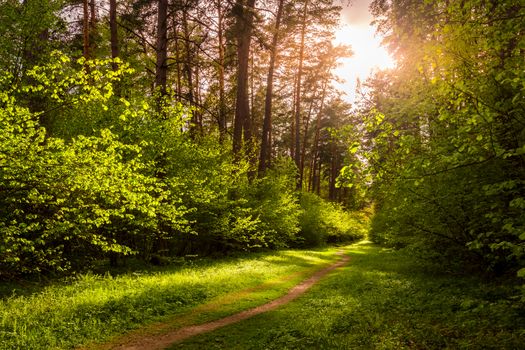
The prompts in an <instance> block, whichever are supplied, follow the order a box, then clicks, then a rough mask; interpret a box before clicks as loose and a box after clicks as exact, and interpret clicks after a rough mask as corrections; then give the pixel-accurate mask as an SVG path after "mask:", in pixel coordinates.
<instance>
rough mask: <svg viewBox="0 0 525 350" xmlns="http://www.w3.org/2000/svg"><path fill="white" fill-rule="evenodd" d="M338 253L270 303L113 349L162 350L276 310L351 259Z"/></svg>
mask: <svg viewBox="0 0 525 350" xmlns="http://www.w3.org/2000/svg"><path fill="white" fill-rule="evenodd" d="M337 254H338V255H340V256H341V259H340V260H339V261H338V262H336V263H334V264H332V265H330V266H328V267H326V268H324V269H322V270H319V271H317V272H316V273H315V274H313V275H312V276H311V277H310V278H308V279H306V280H304V281H302V282H301V283H299V284H298V285H296V286H295V287H293V288H292V289H290V291H289V292H288V293H287V294H285V295H283V296H282V297H280V298H278V299H275V300H273V301H271V302H269V303H266V304H263V305H260V306H257V307H254V308H252V309H248V310H245V311H241V312H239V313H236V314H233V315H230V316H227V317H224V318H221V319H218V320H215V321H211V322H207V323H203V324H200V325H194V326H187V327H183V328H179V329H176V330H173V331H170V332H168V333H164V334H160V335H154V336H145V337H143V338H140V339H134V340H133V341H132V342H130V343H127V344H120V345H117V346H114V347H113V348H112V349H114V350H161V349H165V348H167V347H168V346H170V345H173V344H175V343H179V342H182V341H184V340H186V339H188V338H191V337H193V336H195V335H198V334H203V333H207V332H211V331H214V330H216V329H219V328H222V327H225V326H228V325H230V324H233V323H237V322H240V321H243V320H246V319H248V318H250V317H253V316H255V315H259V314H262V313H264V312H268V311H271V310H274V309H276V308H278V307H279V306H281V305H284V304H287V303H289V302H291V301H292V300H294V299H296V298H297V297H299V296H300V295H302V294H304V293H305V292H306V291H307V290H308V289H309V288H310V287H312V286H313V285H314V284H316V283H317V282H318V281H319V280H320V279H321V278H322V277H324V276H325V275H326V274H328V273H329V272H331V271H333V270H335V269H336V268H338V267H342V266H344V265H346V264H347V263H348V261H349V260H350V257H349V256H348V255H345V254H344V252H338V253H337Z"/></svg>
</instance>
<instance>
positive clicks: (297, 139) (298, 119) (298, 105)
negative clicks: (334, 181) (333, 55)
mask: <svg viewBox="0 0 525 350" xmlns="http://www.w3.org/2000/svg"><path fill="white" fill-rule="evenodd" d="M307 10H308V1H305V3H304V8H303V21H302V28H301V43H300V47H299V67H298V68H297V85H296V89H297V90H296V98H295V110H294V120H295V146H294V148H295V153H294V161H295V165H297V168H298V169H300V167H301V148H300V147H301V144H300V143H301V140H300V137H301V88H302V75H303V63H304V37H305V35H306V17H307ZM301 181H302V179H301V177H300V176H298V179H297V188H298V189H299V188H301V187H302V183H301Z"/></svg>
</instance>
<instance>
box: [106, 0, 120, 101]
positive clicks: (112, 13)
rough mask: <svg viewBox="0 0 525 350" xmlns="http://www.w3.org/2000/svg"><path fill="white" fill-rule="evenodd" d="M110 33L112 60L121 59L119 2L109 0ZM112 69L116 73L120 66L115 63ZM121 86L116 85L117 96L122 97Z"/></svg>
mask: <svg viewBox="0 0 525 350" xmlns="http://www.w3.org/2000/svg"><path fill="white" fill-rule="evenodd" d="M109 31H110V35H111V38H110V42H111V58H113V59H115V58H117V57H119V54H120V53H119V43H118V28H117V0H109ZM111 67H112V68H113V70H114V71H117V70H118V64H117V63H116V62H113V63H112V64H111ZM120 92H121V91H120V86H119V84H118V83H116V84H115V95H116V96H120Z"/></svg>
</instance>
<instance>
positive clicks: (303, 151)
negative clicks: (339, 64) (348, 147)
mask: <svg viewBox="0 0 525 350" xmlns="http://www.w3.org/2000/svg"><path fill="white" fill-rule="evenodd" d="M326 86H327V84H326V81H325V82H324V84H323V92H322V93H321V104H320V106H319V110H318V111H317V120H318V121H319V119H320V116H321V113H322V111H323V109H324V101H325V97H326ZM316 91H317V90H316ZM312 103H313V101H312ZM311 113H312V104H310V110H309V111H308V118H307V119H306V122H305V127H304V137H303V149H302V151H301V168H300V171H299V174H300V176H301V184H302V183H303V179H304V164H305V158H306V143H307V142H306V140H307V136H308V128H309V125H310V117H311ZM317 125H319V122H317ZM318 128H319V126H317V128H316V132H315V137H314V144H313V146H314V152H312V153H313V156H312V158H315V156H316V154H315V152H316V151H317V143H318V142H319V134H318ZM310 184H311V181H309V184H308V191H309V190H310Z"/></svg>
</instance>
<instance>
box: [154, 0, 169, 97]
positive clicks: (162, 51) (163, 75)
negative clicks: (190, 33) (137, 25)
mask: <svg viewBox="0 0 525 350" xmlns="http://www.w3.org/2000/svg"><path fill="white" fill-rule="evenodd" d="M167 20H168V0H158V7H157V64H156V70H155V87H156V88H157V89H159V91H160V94H161V96H164V95H166V83H167V78H168V62H167V61H168V25H167Z"/></svg>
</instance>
